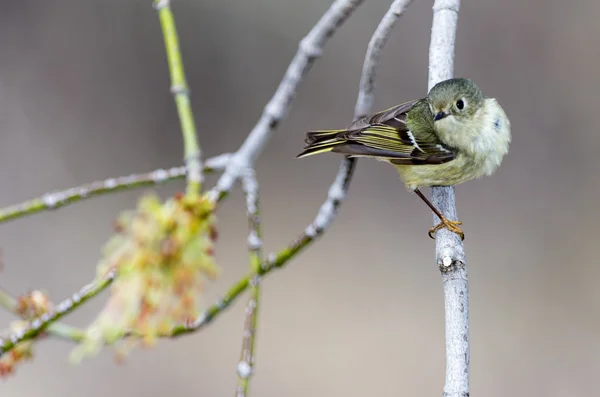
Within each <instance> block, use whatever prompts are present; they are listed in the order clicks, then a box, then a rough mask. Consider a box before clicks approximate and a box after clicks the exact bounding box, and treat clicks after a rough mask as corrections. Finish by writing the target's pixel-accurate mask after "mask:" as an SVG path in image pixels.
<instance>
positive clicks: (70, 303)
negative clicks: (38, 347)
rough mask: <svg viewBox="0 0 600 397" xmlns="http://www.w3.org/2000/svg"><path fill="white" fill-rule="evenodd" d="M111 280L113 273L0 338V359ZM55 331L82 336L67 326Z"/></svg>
mask: <svg viewBox="0 0 600 397" xmlns="http://www.w3.org/2000/svg"><path fill="white" fill-rule="evenodd" d="M113 279H114V272H109V273H107V274H106V275H105V276H104V277H102V278H100V279H99V280H95V281H93V282H92V283H90V284H88V285H86V286H84V287H83V288H81V289H80V290H79V291H78V292H76V293H75V294H73V295H72V296H71V297H69V298H67V299H65V300H64V301H62V302H60V303H59V304H58V305H56V308H55V310H52V311H50V312H48V313H44V314H42V315H41V316H39V317H37V318H35V319H32V320H31V321H30V322H29V325H28V326H27V328H25V329H23V330H21V331H18V332H14V333H12V334H11V335H10V336H9V337H7V338H6V339H2V338H0V357H1V356H2V355H3V354H5V353H7V352H9V351H10V350H11V349H12V348H13V347H15V346H16V345H17V344H18V343H20V342H23V341H25V340H29V339H33V338H35V337H37V336H38V335H40V334H41V333H43V332H44V331H45V330H46V329H47V328H48V327H49V326H50V325H51V324H52V323H56V322H57V321H58V320H60V319H61V318H63V317H64V316H66V315H67V314H69V313H71V312H72V311H73V310H75V309H77V308H78V307H79V306H81V305H82V304H83V303H85V302H86V301H88V300H89V299H91V298H93V297H94V296H96V295H98V294H99V293H100V292H102V291H103V290H104V289H106V288H107V287H108V286H109V285H110V284H111V283H112V281H113ZM55 330H57V332H59V333H60V334H61V335H62V336H65V337H67V335H68V336H69V337H68V339H71V338H75V339H77V338H79V339H80V338H81V337H82V336H83V334H80V333H79V331H78V330H76V329H74V328H70V327H67V326H62V325H61V326H58V329H56V328H55Z"/></svg>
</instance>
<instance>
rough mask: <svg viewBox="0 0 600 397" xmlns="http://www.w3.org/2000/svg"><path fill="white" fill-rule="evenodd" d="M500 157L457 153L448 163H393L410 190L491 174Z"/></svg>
mask: <svg viewBox="0 0 600 397" xmlns="http://www.w3.org/2000/svg"><path fill="white" fill-rule="evenodd" d="M501 160H502V159H501V158H500V159H491V158H489V157H487V158H482V157H480V158H473V157H470V156H469V157H467V156H465V155H463V154H459V155H458V156H456V158H455V159H454V160H452V161H450V162H448V163H444V164H436V165H395V167H396V169H397V170H398V173H399V174H400V178H401V179H402V180H403V181H404V183H405V184H406V187H407V188H408V189H410V190H414V189H416V188H417V187H419V186H450V185H458V184H459V183H463V182H466V181H468V180H471V179H474V178H479V177H481V176H484V175H490V174H492V173H493V172H494V171H495V170H496V169H497V168H498V166H499V165H500V161H501Z"/></svg>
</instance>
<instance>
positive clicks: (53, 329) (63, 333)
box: [0, 288, 84, 341]
mask: <svg viewBox="0 0 600 397" xmlns="http://www.w3.org/2000/svg"><path fill="white" fill-rule="evenodd" d="M0 306H2V307H3V308H5V309H7V310H8V311H9V312H11V313H13V314H15V315H17V316H19V317H21V318H23V319H26V318H24V316H23V315H22V314H21V313H19V310H18V308H19V301H18V300H17V298H15V297H13V296H12V295H11V294H9V293H8V291H6V290H4V289H3V288H0ZM47 331H48V334H49V335H51V336H54V337H57V338H62V339H67V340H72V341H79V340H81V339H82V338H83V335H84V333H83V331H82V330H80V329H78V328H75V327H71V326H70V325H66V324H62V323H58V322H57V323H52V324H50V326H49V327H48V330H47Z"/></svg>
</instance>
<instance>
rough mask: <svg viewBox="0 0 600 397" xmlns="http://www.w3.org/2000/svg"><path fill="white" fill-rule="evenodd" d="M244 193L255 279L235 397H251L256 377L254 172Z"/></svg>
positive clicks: (258, 269)
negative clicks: (253, 379) (249, 390)
mask: <svg viewBox="0 0 600 397" xmlns="http://www.w3.org/2000/svg"><path fill="white" fill-rule="evenodd" d="M242 190H243V191H244V195H245V196H246V212H247V215H248V229H249V233H248V251H249V253H250V271H251V272H252V273H254V274H255V276H254V277H253V278H252V279H251V280H250V298H249V299H248V304H247V305H246V313H245V319H244V332H243V336H242V353H241V357H240V361H239V362H238V365H237V373H238V377H239V380H238V386H237V388H236V396H239V397H243V396H246V395H248V389H249V386H250V378H251V377H252V375H253V374H254V364H255V346H256V330H257V325H258V309H259V303H260V284H261V275H262V266H261V263H262V232H261V227H260V210H259V199H258V197H259V196H258V182H257V181H256V175H255V173H254V170H253V169H251V168H248V169H247V170H246V171H245V172H244V173H243V175H242Z"/></svg>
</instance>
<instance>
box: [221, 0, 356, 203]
mask: <svg viewBox="0 0 600 397" xmlns="http://www.w3.org/2000/svg"><path fill="white" fill-rule="evenodd" d="M363 1H364V0H336V1H334V2H333V4H332V5H331V7H330V8H329V9H328V10H327V12H325V14H324V15H323V16H322V17H321V19H320V20H319V22H317V24H316V25H315V26H314V27H313V28H312V29H311V31H310V32H309V33H308V35H307V36H306V37H304V38H303V39H302V40H301V41H300V45H299V48H298V52H297V53H296V55H295V56H294V58H293V59H292V62H291V63H290V65H289V66H288V68H287V71H286V72H285V75H284V76H283V79H282V81H281V83H280V84H279V87H278V88H277V91H275V94H274V95H273V97H272V98H271V100H270V101H269V103H268V104H267V105H266V106H265V108H264V110H263V113H262V115H261V116H260V119H259V120H258V123H257V124H256V125H255V126H254V128H253V129H252V131H251V132H250V134H248V137H247V138H246V140H245V141H244V143H243V144H242V146H241V147H240V148H239V150H238V151H237V152H236V153H235V155H234V157H233V158H232V159H231V162H230V163H229V164H228V165H227V168H226V170H225V173H224V174H223V175H222V176H221V178H220V179H219V181H218V183H217V186H215V188H214V189H213V190H212V191H211V199H212V200H213V201H216V200H217V199H218V198H219V197H221V196H223V195H226V194H227V193H229V191H230V190H231V188H232V186H233V184H234V183H235V181H236V180H237V178H239V177H240V176H241V174H242V172H243V171H244V169H245V168H252V165H253V164H254V161H255V160H256V159H257V158H258V156H259V155H260V154H261V153H262V150H263V149H264V147H265V146H266V144H267V142H268V141H269V138H270V137H271V135H272V133H273V131H274V130H275V128H277V126H278V124H279V123H280V122H281V121H282V120H283V119H284V118H285V116H286V115H287V112H288V111H289V109H290V106H291V103H292V100H293V99H294V97H295V96H296V92H297V90H298V86H299V85H300V83H301V82H302V79H303V78H304V76H305V75H306V73H307V72H308V71H309V70H310V68H311V66H312V65H313V63H314V62H315V60H316V59H317V58H319V57H320V56H321V54H322V52H323V48H324V47H325V44H326V43H327V41H328V40H329V39H330V38H331V37H332V36H333V34H334V33H335V31H336V30H337V29H338V28H339V27H340V26H341V25H342V24H343V23H344V22H345V21H346V20H347V19H348V18H349V17H350V15H351V14H352V12H354V10H355V9H356V8H357V7H358V6H359V5H360V4H361V3H362V2H363Z"/></svg>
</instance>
